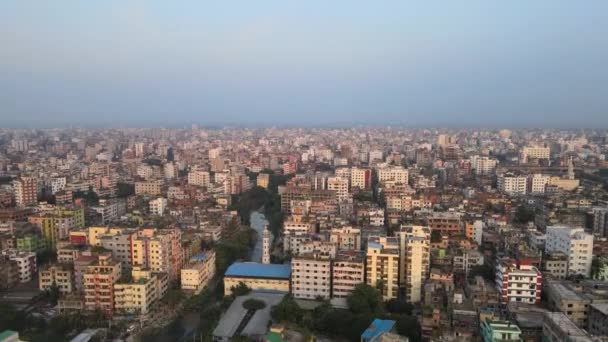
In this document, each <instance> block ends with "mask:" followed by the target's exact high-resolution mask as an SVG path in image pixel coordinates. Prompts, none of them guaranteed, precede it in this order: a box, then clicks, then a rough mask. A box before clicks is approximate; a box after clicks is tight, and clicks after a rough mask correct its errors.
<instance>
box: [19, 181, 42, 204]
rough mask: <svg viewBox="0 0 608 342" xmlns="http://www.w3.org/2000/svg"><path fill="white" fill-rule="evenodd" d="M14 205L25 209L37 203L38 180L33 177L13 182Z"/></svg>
mask: <svg viewBox="0 0 608 342" xmlns="http://www.w3.org/2000/svg"><path fill="white" fill-rule="evenodd" d="M13 191H14V193H15V204H17V206H18V207H25V206H28V205H34V204H36V203H38V180H37V179H36V178H34V177H20V178H18V179H16V180H14V181H13Z"/></svg>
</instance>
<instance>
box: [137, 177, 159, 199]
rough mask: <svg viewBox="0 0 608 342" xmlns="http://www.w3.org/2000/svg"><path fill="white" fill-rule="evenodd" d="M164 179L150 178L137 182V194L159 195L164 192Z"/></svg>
mask: <svg viewBox="0 0 608 342" xmlns="http://www.w3.org/2000/svg"><path fill="white" fill-rule="evenodd" d="M162 187H163V181H162V180H150V181H140V182H135V194H136V195H150V196H159V195H161V193H162Z"/></svg>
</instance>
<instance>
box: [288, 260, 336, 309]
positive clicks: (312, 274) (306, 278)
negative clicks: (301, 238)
mask: <svg viewBox="0 0 608 342" xmlns="http://www.w3.org/2000/svg"><path fill="white" fill-rule="evenodd" d="M331 276H332V273H331V260H330V258H328V257H321V256H319V255H315V254H312V253H310V254H302V255H299V256H297V257H294V258H292V259H291V293H292V294H293V296H294V298H300V299H315V298H318V297H321V298H324V299H330V298H331Z"/></svg>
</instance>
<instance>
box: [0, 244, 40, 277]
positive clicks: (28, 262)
mask: <svg viewBox="0 0 608 342" xmlns="http://www.w3.org/2000/svg"><path fill="white" fill-rule="evenodd" d="M2 255H3V256H5V257H7V258H8V260H9V261H13V262H14V263H15V264H17V270H18V272H19V282H20V283H27V282H29V281H31V280H32V279H33V278H34V276H35V275H36V272H37V265H36V253H33V252H22V251H19V250H17V249H5V250H3V251H2Z"/></svg>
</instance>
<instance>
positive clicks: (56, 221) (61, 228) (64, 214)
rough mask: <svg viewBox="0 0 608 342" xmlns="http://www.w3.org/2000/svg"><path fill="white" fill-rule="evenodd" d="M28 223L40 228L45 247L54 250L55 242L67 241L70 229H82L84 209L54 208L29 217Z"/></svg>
mask: <svg viewBox="0 0 608 342" xmlns="http://www.w3.org/2000/svg"><path fill="white" fill-rule="evenodd" d="M28 222H29V223H32V224H35V225H36V226H38V227H39V228H40V231H41V233H42V237H43V238H44V240H45V241H46V244H47V247H49V248H51V249H53V250H54V249H55V247H56V245H57V241H59V240H65V239H67V238H68V236H69V233H70V231H71V230H72V229H79V228H84V223H85V221H84V208H83V207H72V208H56V209H54V210H52V211H48V212H46V211H45V212H41V213H38V214H36V215H33V216H30V217H28Z"/></svg>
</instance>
